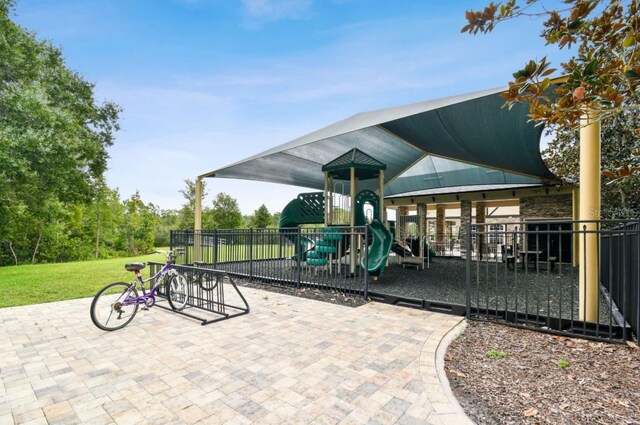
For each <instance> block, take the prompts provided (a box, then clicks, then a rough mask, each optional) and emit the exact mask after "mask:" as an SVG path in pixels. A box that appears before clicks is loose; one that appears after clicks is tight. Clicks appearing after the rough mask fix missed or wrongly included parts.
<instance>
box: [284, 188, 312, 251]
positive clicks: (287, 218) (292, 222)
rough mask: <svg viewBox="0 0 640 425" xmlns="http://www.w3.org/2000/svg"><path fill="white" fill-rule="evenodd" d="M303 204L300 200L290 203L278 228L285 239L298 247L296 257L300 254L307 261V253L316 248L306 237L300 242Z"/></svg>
mask: <svg viewBox="0 0 640 425" xmlns="http://www.w3.org/2000/svg"><path fill="white" fill-rule="evenodd" d="M301 204H302V202H301V201H300V200H299V199H298V198H296V199H294V200H293V201H291V202H289V203H288V204H287V205H286V206H285V207H284V209H283V210H282V213H280V221H279V222H278V227H279V228H280V233H282V234H283V235H284V237H285V238H287V239H289V240H290V241H291V243H293V244H294V245H296V255H295V257H297V256H298V253H300V255H301V260H302V261H306V260H307V253H308V252H309V251H311V250H312V249H313V248H314V247H315V243H314V242H313V241H312V240H311V239H309V238H305V237H304V236H300V240H299V241H298V230H297V227H298V225H299V224H301V223H300V222H301V221H302V220H301V219H300V209H301ZM295 257H294V258H295Z"/></svg>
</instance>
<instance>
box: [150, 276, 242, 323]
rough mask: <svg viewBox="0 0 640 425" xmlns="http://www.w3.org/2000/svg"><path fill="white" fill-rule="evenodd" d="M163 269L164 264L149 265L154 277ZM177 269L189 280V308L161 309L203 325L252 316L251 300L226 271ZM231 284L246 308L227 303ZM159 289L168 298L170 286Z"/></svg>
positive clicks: (162, 295) (165, 307)
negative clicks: (226, 294) (226, 291)
mask: <svg viewBox="0 0 640 425" xmlns="http://www.w3.org/2000/svg"><path fill="white" fill-rule="evenodd" d="M162 266H163V264H160V263H149V268H150V272H151V274H153V273H155V272H157V271H158V270H159V269H160V268H161V267H162ZM174 268H175V269H176V270H177V271H178V273H180V274H181V275H183V276H184V277H185V278H186V279H187V282H188V285H187V297H188V299H187V305H186V307H185V308H184V309H182V310H173V309H171V307H169V306H165V305H162V304H158V305H157V307H160V308H163V309H165V310H168V311H172V312H174V313H177V314H180V315H182V316H186V317H189V318H192V319H195V320H199V321H200V324H201V325H208V324H211V323H215V322H220V321H222V320H227V319H231V318H233V317H238V316H242V315H243V314H248V313H249V311H250V308H249V304H248V303H247V300H246V299H245V298H244V296H243V295H242V293H241V292H240V289H238V286H236V284H235V282H234V281H233V279H232V278H231V276H229V275H228V274H227V273H226V272H224V271H222V270H215V269H210V268H207V267H191V266H181V265H175V266H174ZM227 285H231V289H232V290H233V292H234V293H235V294H237V295H238V297H239V299H240V301H241V302H242V304H243V306H237V305H233V304H229V303H228V302H227V301H226V299H225V287H227ZM158 289H159V291H158V295H159V296H160V297H162V298H166V296H167V289H166V286H164V285H162V286H160V287H159V288H158ZM205 316H206V317H205Z"/></svg>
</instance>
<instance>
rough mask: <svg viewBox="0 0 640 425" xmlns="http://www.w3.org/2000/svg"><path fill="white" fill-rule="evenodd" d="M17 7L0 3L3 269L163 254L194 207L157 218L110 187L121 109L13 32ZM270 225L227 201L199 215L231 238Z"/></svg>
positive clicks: (188, 224) (52, 52)
mask: <svg viewBox="0 0 640 425" xmlns="http://www.w3.org/2000/svg"><path fill="white" fill-rule="evenodd" d="M13 5H14V4H13V0H0V265H8V264H22V263H38V262H60V261H75V260H83V259H89V258H106V257H114V256H120V255H136V254H140V253H145V252H147V251H149V250H150V249H151V248H153V247H154V246H165V245H167V244H168V238H169V229H171V228H193V205H190V204H189V205H185V206H184V207H183V208H182V209H180V210H163V209H160V208H159V207H158V206H156V205H154V204H152V203H145V202H144V201H143V200H142V198H141V196H140V194H139V193H136V194H134V195H132V196H131V197H129V198H128V199H125V200H121V199H120V196H119V194H118V191H117V190H114V189H111V188H109V187H108V186H107V184H106V182H105V178H104V173H105V170H106V169H107V160H108V153H107V152H108V148H109V147H110V146H111V145H113V142H114V140H115V133H116V131H118V129H119V124H118V119H119V115H120V112H121V109H120V107H119V106H118V105H116V104H115V103H113V102H108V101H107V102H98V101H97V100H96V99H95V97H94V85H93V84H91V83H89V82H87V81H86V80H85V79H84V78H82V77H81V76H80V75H79V74H78V73H77V72H75V71H73V70H71V69H69V68H68V67H67V66H66V64H65V61H64V58H63V56H62V53H61V51H60V50H59V49H58V48H56V47H55V46H53V45H52V44H51V43H49V42H48V41H46V40H39V39H37V38H36V36H35V35H34V34H33V33H32V32H30V31H27V30H26V29H24V28H22V27H20V26H19V25H17V24H16V23H14V22H13V21H12V20H11V16H10V15H11V13H12V10H13ZM192 186H193V184H192V183H190V184H188V185H187V189H186V190H185V191H183V195H184V194H185V193H187V192H189V191H190V190H192ZM263 207H264V206H263ZM267 216H269V220H270V218H271V215H270V214H269V213H268V211H267V210H266V207H264V208H262V207H261V208H260V209H259V210H258V211H257V212H256V214H255V218H254V217H243V216H242V215H241V213H240V210H239V208H238V205H237V202H236V201H235V199H233V198H231V197H230V196H229V195H226V194H218V196H216V198H215V200H214V203H213V205H212V206H211V207H209V208H206V209H205V214H204V218H205V224H206V225H207V226H212V227H215V226H222V227H232V228H233V227H240V226H245V225H256V226H264V225H266V224H267ZM247 221H249V222H247ZM269 224H271V221H269Z"/></svg>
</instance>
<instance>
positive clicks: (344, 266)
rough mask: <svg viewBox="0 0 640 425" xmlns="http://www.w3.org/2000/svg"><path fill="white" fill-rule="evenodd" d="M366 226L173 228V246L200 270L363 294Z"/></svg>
mask: <svg viewBox="0 0 640 425" xmlns="http://www.w3.org/2000/svg"><path fill="white" fill-rule="evenodd" d="M369 239H370V234H369V232H368V228H367V227H366V226H362V227H342V226H332V227H326V228H325V227H313V228H312V227H296V228H283V229H232V230H221V229H215V230H202V231H192V230H172V231H171V249H174V248H178V247H181V248H184V249H185V255H184V256H182V257H180V258H179V259H178V261H179V262H181V263H183V264H188V265H192V266H196V267H198V268H211V269H216V270H221V271H224V272H226V273H228V274H229V275H231V276H236V277H240V278H243V279H248V280H259V281H261V282H264V283H269V284H274V285H285V286H290V287H295V288H319V289H320V288H323V289H333V290H338V291H341V292H345V293H349V294H353V295H362V296H365V297H366V296H367V291H368V270H367V266H368V248H369V246H370V244H371V241H370V240H369Z"/></svg>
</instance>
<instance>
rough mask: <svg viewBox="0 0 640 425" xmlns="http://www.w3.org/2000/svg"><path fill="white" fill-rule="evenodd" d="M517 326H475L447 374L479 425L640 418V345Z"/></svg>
mask: <svg viewBox="0 0 640 425" xmlns="http://www.w3.org/2000/svg"><path fill="white" fill-rule="evenodd" d="M632 345H633V344H631V345H619V344H607V343H600V342H592V341H587V340H582V339H575V338H566V337H562V336H555V335H549V334H543V333H539V332H534V331H529V330H526V329H515V328H511V327H508V326H503V325H496V324H492V323H486V322H473V321H470V322H468V326H467V328H466V329H465V331H464V332H463V334H462V335H461V336H459V337H458V338H457V339H456V340H455V341H454V342H453V343H452V344H451V345H450V346H449V348H448V350H447V354H446V358H445V361H446V366H445V369H446V371H447V376H448V377H449V381H450V383H451V388H452V390H453V392H454V394H455V395H456V397H457V399H458V401H459V402H460V404H461V405H462V407H463V408H464V410H465V412H466V413H467V415H469V417H470V418H471V419H473V420H474V421H475V422H477V423H478V424H481V425H482V424H607V425H609V424H640V350H639V349H638V348H637V347H635V346H632Z"/></svg>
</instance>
